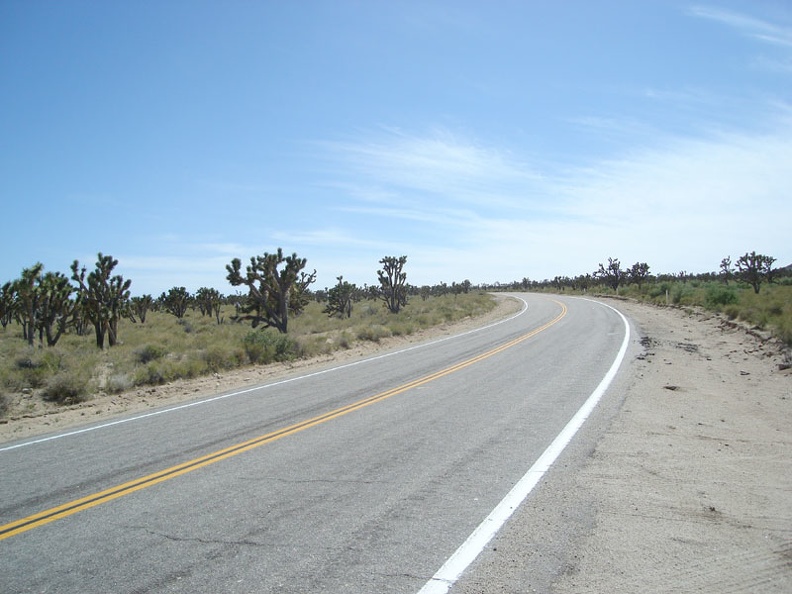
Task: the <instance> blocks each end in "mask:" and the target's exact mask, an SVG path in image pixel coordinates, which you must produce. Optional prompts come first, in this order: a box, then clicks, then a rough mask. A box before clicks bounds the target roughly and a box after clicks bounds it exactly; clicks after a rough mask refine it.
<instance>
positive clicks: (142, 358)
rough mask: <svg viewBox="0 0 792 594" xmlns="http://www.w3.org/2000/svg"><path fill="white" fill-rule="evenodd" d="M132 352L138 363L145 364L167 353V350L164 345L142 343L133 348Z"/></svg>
mask: <svg viewBox="0 0 792 594" xmlns="http://www.w3.org/2000/svg"><path fill="white" fill-rule="evenodd" d="M134 354H135V358H136V359H137V361H138V363H143V364H144V365H145V364H146V363H149V362H150V361H156V360H157V359H161V358H162V357H164V356H165V355H167V354H168V351H167V350H166V349H165V348H164V347H161V346H159V345H156V344H144V345H143V346H142V347H138V348H137V349H135V351H134Z"/></svg>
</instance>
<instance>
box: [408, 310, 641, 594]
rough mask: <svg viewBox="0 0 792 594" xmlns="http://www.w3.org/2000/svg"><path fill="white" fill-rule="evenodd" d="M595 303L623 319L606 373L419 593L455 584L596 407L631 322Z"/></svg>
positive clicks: (434, 593)
mask: <svg viewBox="0 0 792 594" xmlns="http://www.w3.org/2000/svg"><path fill="white" fill-rule="evenodd" d="M585 301H591V302H592V303H597V304H599V305H602V306H604V307H607V308H609V309H612V310H613V311H615V312H616V313H617V314H619V317H620V318H621V319H622V322H624V340H623V341H622V345H621V348H620V349H619V352H618V353H617V354H616V358H615V359H614V361H613V364H612V365H611V366H610V369H608V372H607V373H606V374H605V376H604V377H603V378H602V381H601V382H600V383H599V385H598V386H597V387H596V388H595V389H594V391H593V392H592V393H591V395H590V396H589V397H588V399H586V401H585V402H584V403H583V406H581V407H580V409H579V410H578V411H577V412H576V413H575V416H574V417H572V419H570V421H569V422H568V423H567V424H566V427H564V428H563V429H562V430H561V433H559V434H558V435H557V436H556V438H555V439H554V440H553V442H552V443H551V444H550V445H549V446H548V447H547V449H546V450H545V451H544V452H543V453H542V455H541V456H539V459H538V460H537V461H536V462H534V464H533V466H531V468H529V469H528V472H527V473H525V475H524V476H523V477H522V478H521V479H520V480H519V481H518V482H517V484H516V485H514V487H512V489H511V491H509V492H508V493H507V494H506V497H504V498H503V499H502V500H501V502H500V503H499V504H498V505H497V506H496V507H495V509H493V510H492V512H490V514H489V515H488V516H487V517H486V518H484V521H483V522H482V523H481V524H479V525H478V527H477V528H476V529H475V530H474V531H473V532H472V533H471V535H470V536H468V537H467V540H465V542H464V543H462V545H461V546H460V547H459V548H458V549H457V550H456V551H455V552H454V554H453V555H451V557H449V558H448V560H447V561H446V562H445V563H444V564H443V566H442V567H440V569H439V570H437V573H435V574H434V575H433V576H432V578H431V579H430V580H429V581H428V582H426V584H425V585H424V587H423V588H421V589H420V590H419V591H418V594H445V593H446V592H448V590H449V589H450V588H451V587H452V586H453V585H454V584H455V583H456V581H457V580H458V579H459V577H460V576H461V575H462V573H463V572H464V571H465V570H466V569H467V568H468V567H469V566H470V564H471V563H473V561H475V560H476V558H477V557H478V556H479V555H480V554H481V551H483V550H484V548H485V547H486V546H487V543H489V541H490V540H492V538H493V537H494V536H495V535H496V534H497V533H498V531H500V529H501V528H502V527H503V525H504V524H505V523H506V521H507V520H508V519H509V518H510V517H511V515H512V514H513V513H514V512H515V510H516V509H517V508H518V507H519V506H520V505H521V504H522V503H523V501H525V499H526V498H527V497H528V495H529V494H530V492H531V491H532V490H533V488H534V487H535V486H536V485H537V483H539V481H540V480H541V479H542V477H543V476H544V474H545V473H546V472H547V471H548V470H550V467H551V466H552V465H553V463H554V462H555V461H556V459H557V458H558V456H559V455H560V454H561V452H563V451H564V449H565V448H566V446H567V445H568V444H569V442H570V441H572V438H573V437H574V436H575V434H576V433H577V432H578V430H579V429H580V428H581V427H582V426H583V423H585V422H586V419H588V417H589V415H590V414H591V412H592V411H593V410H594V407H596V405H597V403H598V402H599V401H600V398H602V395H603V394H604V393H605V391H606V390H607V389H608V386H609V385H610V384H611V382H612V381H613V378H615V377H616V373H617V372H618V371H619V367H620V366H621V364H622V361H623V360H624V356H625V355H626V354H627V347H628V345H629V342H630V324H629V322H628V321H627V318H625V317H624V315H623V314H622V313H621V312H620V311H619V310H617V309H616V308H614V307H611V306H610V305H607V304H605V303H599V302H598V301H593V300H591V299H585Z"/></svg>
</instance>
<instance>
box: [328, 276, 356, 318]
mask: <svg viewBox="0 0 792 594" xmlns="http://www.w3.org/2000/svg"><path fill="white" fill-rule="evenodd" d="M337 278H338V284H337V285H336V286H335V287H333V288H332V289H329V290H328V291H327V305H326V306H325V308H324V313H326V314H327V315H328V316H330V317H333V316H338V317H340V318H343V317H347V318H349V317H351V316H352V301H353V300H354V298H355V293H357V290H358V289H357V287H356V286H355V285H354V284H353V283H348V282H346V281H345V280H344V277H343V276H339V277H337Z"/></svg>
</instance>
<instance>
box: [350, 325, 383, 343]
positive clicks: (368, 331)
mask: <svg viewBox="0 0 792 594" xmlns="http://www.w3.org/2000/svg"><path fill="white" fill-rule="evenodd" d="M390 335H391V331H390V330H389V329H388V328H386V327H385V326H383V325H382V324H371V325H367V326H361V327H360V328H358V330H357V337H358V339H359V340H368V341H370V342H379V341H380V340H382V339H383V338H387V337H389V336H390Z"/></svg>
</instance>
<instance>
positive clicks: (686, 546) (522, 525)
mask: <svg viewBox="0 0 792 594" xmlns="http://www.w3.org/2000/svg"><path fill="white" fill-rule="evenodd" d="M610 303H612V304H613V305H615V306H616V307H618V309H620V310H621V311H622V312H624V313H625V314H626V315H627V316H628V317H629V318H630V319H631V320H632V322H633V324H634V326H635V328H636V330H637V331H638V332H639V334H640V340H641V348H639V349H638V350H639V351H640V354H639V355H638V356H637V357H635V358H633V359H632V360H631V361H628V362H626V363H625V367H624V368H623V372H622V374H621V380H620V382H619V387H618V388H617V389H618V390H620V391H621V392H622V393H620V394H619V395H616V396H615V397H610V398H611V399H612V400H614V401H616V402H617V404H615V405H614V406H615V408H614V412H613V414H612V415H611V416H610V417H608V419H607V427H606V428H605V429H604V431H603V432H599V433H597V435H596V440H595V443H594V445H593V446H592V447H591V449H590V450H587V451H586V452H585V453H584V455H583V458H582V459H583V461H582V462H581V463H580V464H579V467H577V471H576V472H572V473H563V474H562V473H558V475H557V476H558V477H561V476H563V477H564V478H563V479H561V478H557V479H554V478H553V477H552V476H550V477H549V478H548V479H547V481H548V485H547V488H545V487H542V489H540V490H539V492H537V493H536V496H535V497H533V496H532V498H531V499H530V500H529V501H530V503H529V504H527V505H526V506H524V507H525V508H526V509H525V510H522V509H521V510H520V513H518V514H516V516H515V518H514V519H513V520H512V521H511V522H510V525H507V527H506V529H505V530H504V534H503V535H501V536H499V537H498V542H497V543H496V546H495V547H493V549H492V551H490V552H489V553H488V554H486V555H484V558H483V560H481V561H480V562H479V563H478V565H477V566H476V567H473V568H471V572H469V575H467V576H466V577H465V579H464V580H461V582H460V584H459V585H458V587H457V588H455V589H454V590H453V591H454V592H465V593H468V592H470V593H476V594H479V593H491V592H514V593H516V592H532V591H552V592H556V593H558V594H569V593H573V592H574V593H581V592H704V593H713V594H714V593H724V592H765V593H771V592H772V593H775V592H778V593H781V592H784V593H788V592H792V375H791V374H790V369H788V368H786V369H782V368H783V367H785V365H786V364H787V363H788V362H789V361H788V359H787V358H786V357H785V356H784V354H783V352H782V351H781V349H780V347H779V346H778V345H777V344H774V343H773V341H771V340H769V339H767V337H766V336H763V335H762V334H761V333H759V332H756V331H752V330H750V329H747V328H745V327H742V326H737V325H733V324H730V323H728V322H727V321H726V320H724V319H723V318H720V317H717V316H713V315H710V314H706V313H702V312H697V311H692V310H682V309H673V308H660V307H652V306H647V305H641V304H636V303H631V302H627V301H611V302H610ZM517 309H518V305H517V304H516V302H514V301H513V300H501V302H500V305H499V307H498V308H497V309H496V310H495V311H494V312H492V313H491V314H488V315H487V316H486V317H485V318H483V319H477V320H466V321H464V322H461V323H459V324H455V325H450V326H446V327H443V328H439V329H434V330H432V331H428V332H424V333H421V334H418V335H415V336H412V337H409V338H408V339H397V340H387V341H382V342H381V343H380V344H379V345H374V344H367V345H363V346H358V347H356V348H354V349H351V350H349V351H344V352H340V353H338V354H336V355H334V356H332V357H328V358H324V359H322V360H315V361H303V362H299V363H296V364H293V365H288V366H286V365H277V366H269V367H262V368H251V369H245V370H240V371H236V372H233V373H227V374H223V375H222V376H215V377H212V378H205V379H201V380H194V381H188V382H187V381H186V382H176V383H173V384H171V385H167V386H161V387H151V388H145V389H139V390H134V391H132V392H129V393H125V394H120V395H114V396H106V395H101V394H99V395H96V396H95V397H94V398H93V399H92V400H90V401H89V402H86V403H83V404H81V405H77V406H73V407H69V408H67V409H55V408H47V407H46V406H45V405H44V404H42V403H40V402H37V400H38V399H36V398H35V396H33V395H20V396H19V397H17V398H16V400H15V401H14V402H13V403H12V409H11V414H10V416H11V420H6V422H5V423H4V424H0V442H3V441H9V440H13V439H20V438H27V437H31V436H34V435H38V434H41V433H45V432H50V431H54V430H57V429H62V428H66V427H73V426H76V425H80V424H85V423H89V422H95V421H97V420H103V419H106V418H110V417H112V416H115V415H119V414H123V413H130V412H137V411H142V410H146V409H150V408H152V407H160V406H163V405H167V404H173V403H176V402H181V401H185V400H188V399H193V398H198V397H201V396H203V395H208V394H212V393H217V392H219V391H228V390H232V389H235V388H238V387H241V386H248V385H254V384H258V383H263V382H266V381H269V380H272V379H275V378H278V377H283V376H286V375H289V374H294V373H300V372H303V371H305V370H307V369H317V368H318V367H322V366H330V365H336V364H338V363H342V362H345V361H351V360H353V359H357V358H361V357H364V356H368V355H371V354H374V353H375V352H378V351H380V352H382V351H386V350H392V349H395V348H400V347H403V346H405V345H406V344H408V343H415V342H418V341H423V340H427V339H429V338H435V337H438V336H440V335H444V334H451V333H455V332H459V331H462V330H465V329H469V328H472V327H475V326H478V325H483V324H484V323H486V322H491V321H494V320H497V319H501V318H503V317H506V316H507V315H510V314H512V313H513V312H515V311H516V310H517ZM554 480H555V481H556V482H557V483H558V484H556V485H555V487H553V482H554ZM554 488H555V490H554ZM545 504H547V507H546V508H545V507H544V506H545ZM534 508H540V509H534ZM551 508H553V509H554V510H556V511H554V512H553V513H550V512H549V510H550V509H551ZM520 514H523V516H524V517H520ZM539 524H541V530H542V534H545V535H546V534H550V535H551V536H549V537H548V536H543V537H542V541H541V542H537V540H536V537H535V534H536V530H538V528H537V526H538V525H539ZM552 535H556V536H555V538H554V537H553V536H552ZM537 559H539V560H540V561H541V568H542V570H543V571H544V573H545V577H546V581H545V582H542V581H541V580H540V581H536V579H535V578H536V576H535V575H534V574H533V573H531V572H532V571H533V568H535V567H537ZM547 576H549V577H547Z"/></svg>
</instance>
